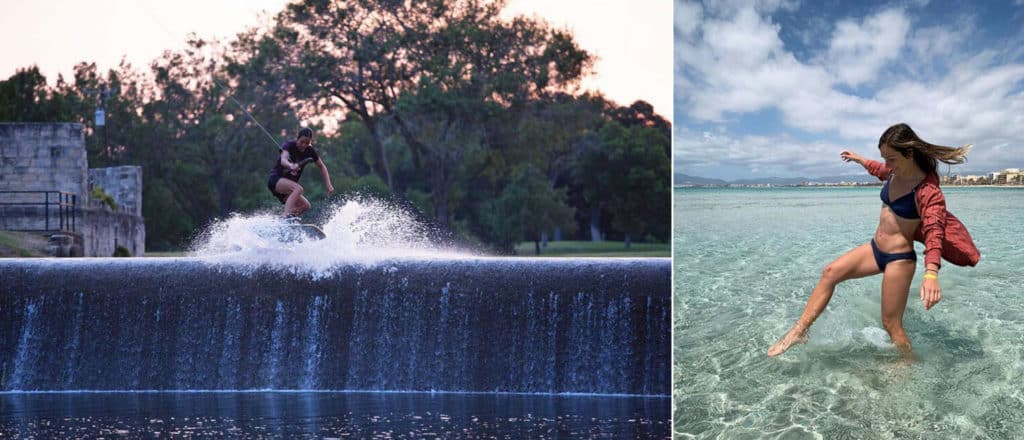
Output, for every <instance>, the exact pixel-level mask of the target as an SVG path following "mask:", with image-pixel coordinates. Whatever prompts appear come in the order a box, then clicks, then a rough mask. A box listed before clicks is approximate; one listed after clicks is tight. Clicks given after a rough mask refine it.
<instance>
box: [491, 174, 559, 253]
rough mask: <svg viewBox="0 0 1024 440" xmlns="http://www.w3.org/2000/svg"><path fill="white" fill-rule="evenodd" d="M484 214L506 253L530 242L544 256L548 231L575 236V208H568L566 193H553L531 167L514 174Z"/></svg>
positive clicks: (543, 177)
mask: <svg viewBox="0 0 1024 440" xmlns="http://www.w3.org/2000/svg"><path fill="white" fill-rule="evenodd" d="M482 212H483V213H484V218H485V222H486V223H487V224H488V225H489V226H490V229H491V230H492V231H493V234H494V235H493V239H494V241H495V243H496V244H497V245H498V247H499V249H502V250H504V251H506V252H507V251H511V250H512V249H514V247H515V244H516V243H518V242H520V241H523V240H530V241H533V242H534V249H535V252H536V254H537V255H540V241H541V234H542V233H543V232H544V231H549V230H551V229H553V228H563V229H565V230H567V231H569V232H571V231H572V230H574V229H575V228H576V225H575V223H573V221H572V208H570V207H568V206H566V204H565V190H564V189H561V190H556V189H552V188H551V187H550V186H549V185H548V182H547V179H546V178H545V176H544V174H543V173H542V172H540V170H538V169H537V168H536V167H534V166H532V165H529V164H526V165H523V166H521V167H518V168H517V169H516V170H515V171H514V172H513V173H512V176H511V179H510V180H509V183H508V186H506V187H505V189H504V191H502V192H501V195H499V196H498V197H497V198H496V199H494V200H491V201H488V202H486V203H485V206H484V209H483V211H482Z"/></svg>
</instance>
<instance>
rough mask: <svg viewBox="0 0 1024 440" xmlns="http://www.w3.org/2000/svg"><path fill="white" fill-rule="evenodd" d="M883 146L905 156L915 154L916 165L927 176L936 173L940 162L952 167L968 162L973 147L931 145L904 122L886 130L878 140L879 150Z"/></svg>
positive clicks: (968, 145)
mask: <svg viewBox="0 0 1024 440" xmlns="http://www.w3.org/2000/svg"><path fill="white" fill-rule="evenodd" d="M882 144H888V145H889V148H892V149H893V150H896V151H897V152H899V153H900V154H902V155H904V156H906V155H908V154H913V155H914V163H916V164H917V166H918V168H921V171H924V172H925V173H926V174H931V173H934V172H935V169H936V168H938V166H939V161H942V162H943V163H947V164H950V165H956V164H961V163H964V162H967V153H968V152H970V151H971V148H972V147H973V145H971V144H967V145H964V146H962V147H944V146H942V145H935V144H930V143H928V142H925V141H923V140H921V138H919V137H917V133H914V130H912V129H911V128H910V126H909V125H907V124H904V123H902V122H901V123H899V124H896V125H893V126H892V127H889V128H887V129H885V132H884V133H882V137H880V138H878V148H882Z"/></svg>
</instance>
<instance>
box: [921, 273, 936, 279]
mask: <svg viewBox="0 0 1024 440" xmlns="http://www.w3.org/2000/svg"><path fill="white" fill-rule="evenodd" d="M924 279H926V280H937V279H939V276H938V275H936V274H933V273H925V274H924Z"/></svg>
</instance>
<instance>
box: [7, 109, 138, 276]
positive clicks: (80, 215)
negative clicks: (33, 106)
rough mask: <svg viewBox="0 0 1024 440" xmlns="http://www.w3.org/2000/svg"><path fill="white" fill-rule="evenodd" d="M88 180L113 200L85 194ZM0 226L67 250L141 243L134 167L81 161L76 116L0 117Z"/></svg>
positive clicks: (103, 252)
mask: <svg viewBox="0 0 1024 440" xmlns="http://www.w3.org/2000/svg"><path fill="white" fill-rule="evenodd" d="M93 187H96V188H99V189H101V190H102V192H103V193H106V194H109V195H110V196H112V198H113V202H114V203H113V205H114V206H111V204H108V203H105V202H104V201H101V200H94V198H93V197H92V190H93ZM0 230H16V231H32V232H36V233H39V234H43V235H46V236H48V237H50V238H51V242H55V243H57V244H60V245H63V246H66V247H65V248H64V250H60V248H55V253H57V254H65V253H68V252H69V251H71V250H73V252H72V253H73V254H75V255H84V256H98V257H109V256H111V255H113V254H114V251H115V250H116V249H117V247H119V246H120V247H124V248H125V249H127V250H128V252H129V253H130V254H131V255H134V256H141V255H143V254H145V251H146V245H145V243H146V227H145V223H144V221H143V218H142V167H138V166H123V167H114V168H97V169H89V168H88V160H87V158H86V151H85V132H84V127H83V126H82V124H76V123H0Z"/></svg>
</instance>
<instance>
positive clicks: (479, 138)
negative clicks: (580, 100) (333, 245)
mask: <svg viewBox="0 0 1024 440" xmlns="http://www.w3.org/2000/svg"><path fill="white" fill-rule="evenodd" d="M503 6H504V3H503V2H501V1H494V2H487V1H479V0H414V1H401V2H399V1H394V0H355V1H349V2H328V1H316V0H307V1H304V2H300V3H296V4H292V5H289V7H288V9H287V10H286V11H285V13H283V14H281V16H279V27H278V28H277V29H276V30H275V31H274V32H273V33H272V35H273V36H274V38H277V39H278V40H279V41H280V42H281V43H280V46H281V47H282V48H283V49H284V50H285V53H284V56H283V57H282V59H284V60H287V62H290V63H293V65H294V66H296V68H298V69H301V70H302V71H303V72H304V73H305V75H306V76H307V77H309V78H311V79H312V81H311V82H312V84H310V85H309V86H303V87H297V88H296V90H297V91H298V92H299V93H300V94H302V96H304V97H307V98H309V99H312V100H315V101H317V102H320V103H323V104H324V105H325V106H327V107H328V108H330V105H331V104H332V103H335V102H340V103H341V106H343V107H344V108H345V109H346V110H347V111H351V112H352V113H353V114H355V115H357V116H358V117H359V118H360V120H362V121H363V123H364V124H365V125H366V127H367V130H368V132H369V133H370V134H371V137H372V139H373V140H374V145H375V150H376V154H375V156H376V160H375V163H374V169H375V172H377V173H378V174H380V175H381V177H382V178H384V179H385V181H386V182H388V187H389V188H391V189H392V190H395V189H396V188H397V187H398V186H399V183H398V182H394V180H393V176H392V173H391V169H390V165H389V162H388V160H387V158H388V154H386V152H385V151H384V142H383V140H382V138H383V134H382V131H384V130H386V129H387V128H386V127H385V125H387V126H393V127H394V130H395V131H396V132H397V133H399V134H400V135H401V136H402V138H403V139H404V141H405V142H404V146H405V148H408V149H409V150H410V152H411V153H412V154H411V158H412V161H413V165H414V167H415V168H416V169H417V170H418V171H419V172H420V173H422V174H423V175H424V176H423V179H422V181H423V182H425V183H426V185H427V188H426V189H427V192H428V193H429V196H430V199H431V204H432V211H433V212H434V215H435V217H436V218H437V220H438V223H439V224H441V225H442V226H445V227H448V226H450V225H451V224H452V221H451V218H450V215H451V213H452V212H453V211H455V210H456V207H453V206H451V204H450V202H451V201H452V200H451V195H452V194H451V192H452V190H453V188H454V186H455V182H457V181H459V180H461V177H460V176H461V175H463V174H465V173H467V172H469V173H473V171H467V170H465V169H463V167H462V164H463V163H464V162H465V161H466V160H467V157H468V156H470V155H474V154H477V153H479V152H480V151H481V150H482V149H486V148H488V146H489V139H487V137H486V135H487V131H486V130H485V129H484V126H485V125H486V119H487V118H489V117H492V116H493V115H494V113H495V112H499V111H509V110H510V109H514V108H516V107H517V106H521V105H523V103H524V102H526V101H528V100H530V99H535V98H537V97H539V96H542V95H544V94H547V93H550V92H552V91H554V90H557V89H559V88H562V87H567V86H569V85H571V84H574V83H575V82H576V81H577V80H578V79H579V78H580V77H581V76H582V75H583V73H584V72H585V71H586V70H587V69H588V68H589V65H590V63H591V57H590V55H589V54H587V53H586V52H585V51H583V50H582V49H580V48H579V47H578V46H577V45H576V44H575V42H574V41H573V40H572V38H571V36H570V35H569V34H567V33H566V32H562V31H557V30H551V29H549V28H548V27H547V26H546V25H545V24H543V23H540V22H537V21H535V20H531V19H526V18H522V17H519V18H515V19H512V20H503V19H501V18H500V17H499V13H500V11H501V8H502V7H503Z"/></svg>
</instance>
